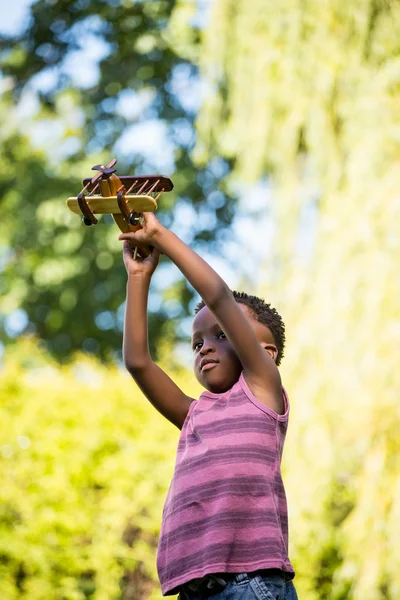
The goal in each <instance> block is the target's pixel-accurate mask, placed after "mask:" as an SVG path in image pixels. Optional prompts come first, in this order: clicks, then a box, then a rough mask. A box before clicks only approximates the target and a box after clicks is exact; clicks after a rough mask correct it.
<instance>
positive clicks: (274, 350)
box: [261, 342, 278, 363]
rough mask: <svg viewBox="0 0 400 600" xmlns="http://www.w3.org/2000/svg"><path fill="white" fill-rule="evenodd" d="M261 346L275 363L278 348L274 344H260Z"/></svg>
mask: <svg viewBox="0 0 400 600" xmlns="http://www.w3.org/2000/svg"><path fill="white" fill-rule="evenodd" d="M261 346H262V347H263V348H264V350H266V351H267V352H268V354H269V355H270V357H271V358H272V360H273V361H274V362H275V363H276V359H277V358H278V348H277V347H276V346H275V345H274V344H268V343H267V342H261Z"/></svg>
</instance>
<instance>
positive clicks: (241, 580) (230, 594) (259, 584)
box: [178, 572, 298, 600]
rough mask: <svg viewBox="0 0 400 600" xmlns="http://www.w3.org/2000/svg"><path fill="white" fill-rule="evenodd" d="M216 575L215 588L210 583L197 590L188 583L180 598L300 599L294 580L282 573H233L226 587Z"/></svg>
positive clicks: (230, 599)
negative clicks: (206, 587) (285, 577)
mask: <svg viewBox="0 0 400 600" xmlns="http://www.w3.org/2000/svg"><path fill="white" fill-rule="evenodd" d="M211 577H213V576H211ZM223 577H224V574H221V577H218V576H216V577H215V579H216V583H215V588H214V590H213V586H212V583H211V586H210V585H209V586H208V587H209V589H208V590H203V591H195V590H191V589H190V588H188V586H187V585H185V586H184V587H183V589H182V590H181V592H180V594H179V596H178V600H204V599H210V600H298V597H297V593H296V589H295V587H294V585H293V582H292V581H286V580H285V579H284V578H283V577H282V576H281V575H270V574H263V573H258V572H254V573H237V574H236V575H233V574H232V575H231V577H230V578H229V580H228V582H227V583H226V585H225V587H223V589H221V587H222V586H223V585H224V583H225V582H224V580H223V579H222V586H221V585H220V584H219V583H220V579H221V578H223Z"/></svg>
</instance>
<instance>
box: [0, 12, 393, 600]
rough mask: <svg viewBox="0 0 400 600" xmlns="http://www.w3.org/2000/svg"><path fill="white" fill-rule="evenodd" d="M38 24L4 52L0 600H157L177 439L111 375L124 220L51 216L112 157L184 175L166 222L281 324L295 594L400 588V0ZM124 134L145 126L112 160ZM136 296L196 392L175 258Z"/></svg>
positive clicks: (178, 373) (176, 369) (0, 62)
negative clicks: (119, 223) (88, 221)
mask: <svg viewBox="0 0 400 600" xmlns="http://www.w3.org/2000/svg"><path fill="white" fill-rule="evenodd" d="M30 11H31V13H30V19H29V20H28V21H27V23H26V28H25V29H24V31H22V33H20V34H19V33H15V34H13V35H12V36H9V37H6V36H4V35H3V37H2V39H1V49H0V68H1V79H0V85H1V96H0V135H1V140H2V144H1V147H0V182H1V186H0V210H1V219H0V313H1V314H0V335H1V341H2V344H3V346H2V348H3V359H2V363H1V370H0V413H1V414H0V423H1V434H0V470H1V481H2V485H1V491H0V597H1V599H2V600H3V599H4V600H12V599H14V598H23V599H24V598H26V599H29V600H41V599H45V598H46V599H57V600H58V599H59V600H66V599H77V600H86V599H93V600H100V599H101V600H103V599H104V600H112V599H120V598H121V599H124V600H126V599H136V598H140V599H142V598H143V599H144V598H153V599H155V598H160V597H161V593H160V590H159V585H158V582H157V577H156V570H155V552H156V544H157V536H158V532H159V527H160V522H161V512H162V506H163V501H164V498H165V495H166V491H167V489H168V484H169V481H170V478H171V475H172V471H173V465H174V458H175V452H176V445H177V441H178V435H179V432H178V430H176V429H175V428H174V427H173V426H172V425H170V424H169V423H168V422H166V421H165V422H164V419H163V418H162V417H161V416H160V415H158V414H157V413H156V412H155V411H154V409H153V408H152V407H151V406H150V405H148V403H147V401H146V400H145V399H144V398H143V397H142V395H141V394H140V393H139V391H138V390H137V389H136V387H135V384H134V383H133V382H132V380H131V379H130V378H129V377H128V375H127V374H126V373H125V372H124V369H123V368H122V367H121V364H120V358H121V350H120V348H121V338H122V321H123V308H124V304H123V303H124V295H125V281H126V275H125V271H124V267H123V264H122V261H121V254H120V251H121V248H120V243H119V242H118V240H117V235H118V230H117V229H116V227H115V226H114V225H112V224H111V223H109V222H107V219H105V220H102V222H101V223H99V225H97V226H96V227H95V228H91V229H86V228H84V227H83V226H82V225H81V223H80V220H79V218H77V217H75V216H74V215H72V213H71V214H70V213H68V212H67V211H66V209H65V200H66V198H67V197H68V196H70V195H74V194H76V193H77V192H78V191H79V189H80V180H81V179H82V178H83V177H86V176H88V175H89V174H90V168H91V166H92V165H94V164H96V163H99V162H103V163H104V162H107V161H108V159H109V158H111V157H112V156H114V155H116V156H117V158H118V167H119V171H118V172H119V173H120V174H127V173H133V172H136V173H143V172H146V171H147V172H149V171H150V172H151V171H157V170H158V168H159V167H160V165H161V166H162V167H163V168H164V169H165V171H166V173H165V174H167V175H170V176H171V178H172V179H173V181H174V183H175V190H174V192H173V193H171V194H169V195H167V194H165V195H164V196H162V202H161V201H160V208H159V211H158V216H159V217H160V219H161V220H162V222H163V223H164V224H165V225H166V226H168V227H172V228H173V229H174V230H175V231H176V232H177V233H179V234H181V235H182V237H183V238H184V239H185V241H187V242H188V243H190V244H191V245H192V246H193V247H194V248H196V249H197V250H198V251H199V252H200V253H201V254H202V255H203V256H205V257H206V258H208V257H209V256H211V257H214V258H212V260H214V259H215V257H218V259H219V260H220V261H221V264H225V265H227V266H229V268H230V269H231V271H226V273H227V275H225V271H223V272H222V274H223V275H224V276H226V278H227V282H228V284H229V285H235V286H239V287H240V288H241V289H246V291H248V292H250V293H255V294H259V295H261V296H263V297H265V298H266V299H267V300H268V301H269V302H271V303H272V304H273V305H275V306H277V308H278V309H279V312H280V313H281V314H282V315H283V318H284V320H285V323H286V327H287V340H288V342H287V349H286V352H285V358H284V360H283V363H282V368H281V372H282V377H283V381H284V384H285V387H286V388H287V390H288V393H289V397H290V399H291V405H292V412H291V423H290V428H289V435H288V438H287V442H286V447H285V452H284V459H283V465H282V468H283V473H284V480H285V485H286V490H287V495H288V504H289V517H290V556H291V559H292V562H293V564H294V567H295V569H296V571H297V577H296V587H297V589H298V593H299V597H300V599H301V600H322V599H332V600H394V599H397V598H398V597H399V596H400V576H399V569H398V565H399V564H400V550H399V544H398V531H399V525H400V459H399V456H400V441H399V439H400V438H399V436H398V430H399V424H400V409H399V403H398V390H399V389H400V375H399V369H398V348H399V347H400V301H399V298H400V279H399V277H398V265H399V264H400V236H399V217H400V194H399V189H400V169H399V166H400V129H399V123H400V96H399V91H400V55H399V49H400V41H399V36H398V31H399V30H400V29H399V25H400V5H399V3H398V2H395V1H392V0H385V1H384V0H368V1H367V0H351V1H349V2H346V3H344V2H342V1H340V0H327V1H326V2H320V1H317V0H308V1H307V2H300V1H295V0H285V1H283V2H279V3H276V2H272V1H269V0H213V1H210V2H200V1H199V2H189V1H183V0H182V1H179V2H178V1H177V2H172V1H161V0H160V1H158V0H155V1H151V2H139V1H137V2H131V1H129V2H128V1H127V2H120V1H115V2H111V1H109V2H107V1H105V2H96V3H95V2H91V1H90V0H78V1H77V2H73V3H71V2H67V1H65V2H64V1H57V0H56V1H49V2H44V1H42V0H39V1H38V2H36V3H34V4H33V5H32V6H31V8H30ZM96 44H97V45H98V46H97V47H100V48H101V49H102V50H101V52H102V53H103V54H102V57H101V58H99V59H97V62H96V64H95V63H93V62H90V61H89V58H88V53H89V54H90V51H91V49H93V48H95V47H96ZM79 52H82V53H83V54H79ZM99 52H100V51H99ZM101 52H100V54H101ZM76 53H78V54H76ZM71 56H75V57H76V56H78V58H77V59H76V60H75V62H72V63H71V62H70V63H68V57H71ZM79 63H81V64H79ZM68 64H69V67H68ZM71 64H72V67H71ZM88 64H89V71H93V77H89V76H88V75H86V76H85V71H82V72H81V69H82V68H83V66H85V65H86V67H87V65H88ZM87 72H88V71H86V73H87ZM79 73H81V75H80V76H79ZM82 73H83V75H82ZM85 77H86V79H85ZM127 107H128V108H127ZM149 123H150V124H153V129H150V130H149V129H148V130H140V129H136V130H135V129H131V127H133V126H137V125H143V124H147V125H148V124H149ZM156 125H157V127H162V128H163V131H165V132H166V133H165V136H164V138H162V139H161V141H160V140H159V139H158V138H157V136H156V134H155V133H154V132H155V131H156V129H155V128H154V127H155V126H156ZM127 131H128V134H129V132H131V133H130V135H131V137H132V138H134V137H135V131H136V133H137V134H138V132H139V133H140V131H142V132H143V131H148V132H149V131H150V134H148V135H144V134H142V138H141V139H140V140H139V145H138V149H136V150H134V151H127V152H124V149H123V145H122V146H121V140H122V139H123V137H124V133H126V132H127ZM151 132H153V134H152V133H151ZM152 135H154V139H151V142H152V145H150V146H149V145H148V144H149V139H148V138H152ZM128 137H129V135H128ZM139 137H140V136H139ZM157 140H158V141H157ZM125 141H126V140H125ZM142 143H143V150H141V144H142ZM117 150H118V153H117ZM255 191H256V193H255ZM263 219H264V220H263ZM260 222H262V223H265V231H264V230H262V231H261V232H260V230H259V229H257V224H259V223H260ZM263 227H264V225H263ZM243 231H245V232H246V233H245V236H244V237H243ZM241 235H242V237H240V236H241ZM246 236H247V241H246ZM252 238H253V239H252ZM238 239H241V240H242V243H243V246H242V248H240V247H239V248H238V247H237V246H233V250H232V243H233V241H235V240H238ZM251 242H254V244H253V245H252V244H251ZM232 272H234V275H235V277H233V276H232V275H231V273H232ZM233 281H234V284H233ZM150 300H151V301H150V308H151V310H150V318H149V329H150V337H151V344H152V347H151V350H152V354H153V356H154V357H155V358H157V359H158V360H159V361H160V362H161V364H162V365H163V366H164V368H165V369H166V370H167V371H168V372H169V373H172V375H173V377H174V378H175V380H176V381H177V383H178V384H179V385H180V386H181V387H182V389H184V391H185V392H186V393H188V394H190V395H194V396H196V395H198V393H199V389H198V387H197V385H196V384H195V382H194V378H193V376H192V375H191V373H190V371H188V370H186V369H185V366H180V362H181V360H182V357H183V356H184V364H185V365H187V364H188V363H189V362H190V351H186V350H185V348H186V346H185V345H183V346H182V343H183V344H185V343H186V341H187V336H188V324H189V323H190V314H191V312H192V310H193V306H194V304H195V303H196V300H197V295H196V294H195V293H194V292H193V290H192V289H191V288H190V287H188V286H187V285H186V283H185V281H183V280H182V278H180V277H179V274H177V273H176V271H173V270H172V271H171V268H170V266H169V265H168V262H167V261H166V259H165V258H163V260H162V263H161V265H160V267H159V268H158V270H157V272H156V274H155V276H154V281H153V282H152V292H151V298H150ZM182 323H183V324H182ZM179 349H181V351H180V352H179V351H178V350H179ZM182 349H183V354H182ZM185 352H186V354H185ZM187 352H189V358H188V357H187Z"/></svg>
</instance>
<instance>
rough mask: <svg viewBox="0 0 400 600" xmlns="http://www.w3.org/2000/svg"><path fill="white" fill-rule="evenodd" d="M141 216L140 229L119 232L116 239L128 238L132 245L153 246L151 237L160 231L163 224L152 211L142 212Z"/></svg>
mask: <svg viewBox="0 0 400 600" xmlns="http://www.w3.org/2000/svg"><path fill="white" fill-rule="evenodd" d="M142 216H143V219H142V222H141V225H142V229H138V230H137V231H129V232H128V233H121V235H120V236H119V238H118V239H120V240H129V241H130V242H131V243H132V246H136V245H138V246H139V247H140V246H154V240H153V238H154V237H155V236H156V235H157V234H158V233H159V232H160V231H161V229H162V228H163V226H162V225H161V223H160V221H159V220H158V219H157V217H156V216H155V214H154V213H152V212H145V213H142Z"/></svg>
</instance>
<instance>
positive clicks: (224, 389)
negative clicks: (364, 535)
mask: <svg viewBox="0 0 400 600" xmlns="http://www.w3.org/2000/svg"><path fill="white" fill-rule="evenodd" d="M119 239H120V240H125V242H124V250H123V252H124V262H125V266H126V269H127V272H128V284H127V303H126V315H125V329H124V344H123V353H124V361H125V365H126V367H127V369H128V370H129V372H130V373H131V375H132V377H133V378H134V379H135V381H136V383H137V384H138V386H139V387H140V389H141V390H142V391H143V393H144V394H145V396H146V397H147V398H148V399H149V401H150V402H151V403H152V404H153V405H154V407H155V408H156V409H157V410H158V411H159V412H161V414H163V415H164V416H165V417H166V418H167V419H168V420H169V421H171V422H172V423H173V424H174V425H176V426H177V427H178V428H179V429H180V430H181V436H180V440H179V445H178V450H177V460H176V465H175V472H174V476H173V479H172V482H171V486H170V488H169V491H168V495H167V499H166V502H165V506H164V511H163V522H162V528H161V534H160V540H159V547H158V556H157V567H158V573H159V577H160V582H161V589H162V593H163V595H165V596H166V595H172V594H176V593H178V592H179V593H180V596H181V597H182V598H185V599H186V598H187V599H193V600H195V599H198V598H200V597H209V596H211V595H212V596H214V597H215V600H218V599H217V597H216V596H218V594H224V598H226V597H227V594H228V595H229V596H232V597H234V598H232V600H239V596H240V598H241V599H242V600H254V598H257V599H258V600H268V599H274V598H275V599H278V598H279V599H280V600H284V599H285V600H294V599H296V598H297V595H296V591H295V588H294V586H293V583H292V579H293V577H294V571H293V567H292V565H291V564H290V561H289V558H288V556H287V545H288V531H287V507H286V497H285V491H284V487H283V483H282V479H281V474H280V462H281V456H282V450H283V443H284V439H285V434H286V429H287V422H288V413H289V401H288V398H287V395H286V392H285V390H284V389H283V388H282V383H281V378H280V374H279V370H278V368H277V363H278V364H279V361H280V358H281V356H282V351H283V343H284V326H283V323H282V322H281V320H280V317H279V315H277V313H276V311H275V310H274V309H270V308H269V306H268V305H265V304H264V307H265V308H266V309H268V310H264V314H268V315H269V317H268V318H269V319H270V320H269V321H268V322H270V323H271V327H272V329H274V328H275V336H274V334H273V332H272V330H271V327H270V326H269V325H268V324H267V323H266V322H265V321H264V322H263V319H262V318H259V315H257V311H256V308H255V306H256V305H258V308H260V306H262V304H263V302H262V301H261V300H259V299H256V298H254V297H248V296H247V295H246V294H237V293H235V295H234V294H233V293H232V292H231V291H230V290H229V288H228V286H227V285H226V284H225V282H224V281H223V280H222V279H221V277H219V275H217V273H215V271H214V270H213V269H212V268H211V267H210V266H209V265H208V264H207V263H206V262H205V261H204V260H203V259H202V258H200V256H198V255H197V254H196V253H195V252H194V251H193V250H191V249H190V248H189V247H188V246H186V244H184V243H183V242H182V241H181V240H180V239H179V238H178V237H177V236H175V235H174V234H173V233H172V232H170V231H168V230H167V229H166V228H165V227H163V226H162V225H161V223H160V222H159V221H158V220H157V218H156V217H155V215H154V214H153V213H144V222H143V229H141V230H139V231H137V232H135V233H125V234H122V235H120V237H119ZM129 241H131V242H132V243H133V245H139V246H140V245H151V246H153V251H152V254H151V255H150V256H149V257H147V258H145V259H138V260H133V257H132V247H131V245H130V244H129ZM160 251H161V252H163V253H164V254H165V255H166V256H168V257H169V258H170V259H171V260H172V261H173V262H174V263H175V264H176V265H177V267H178V268H179V269H180V270H181V271H182V273H183V275H184V276H185V277H186V279H187V280H188V281H189V282H190V283H191V285H192V286H193V287H194V288H195V289H196V291H197V292H198V293H199V294H200V296H201V297H202V300H203V301H202V303H200V305H199V306H198V308H197V313H196V316H195V319H194V322H193V335H192V346H193V352H194V370H195V374H196V377H197V379H198V380H199V382H200V383H201V384H202V385H203V386H204V387H205V389H206V391H205V392H203V394H201V396H200V399H199V400H198V401H195V399H194V398H190V397H188V396H187V395H186V394H184V392H183V391H182V390H180V389H179V387H178V386H177V385H176V384H175V383H174V382H173V381H172V380H171V379H170V378H169V377H168V375H167V374H166V373H164V371H162V369H160V367H158V366H157V365H156V364H155V363H154V362H153V361H152V359H151V357H150V354H149V350H148V340H147V297H148V291H149V285H150V279H151V276H152V274H153V272H154V270H155V268H156V266H157V263H158V258H159V253H160ZM252 302H253V304H254V303H255V304H254V306H252ZM261 312H262V311H261ZM272 324H274V327H273V326H272ZM279 333H280V335H278V334H279ZM277 338H279V344H278V345H279V346H280V347H279V349H278V347H277Z"/></svg>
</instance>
